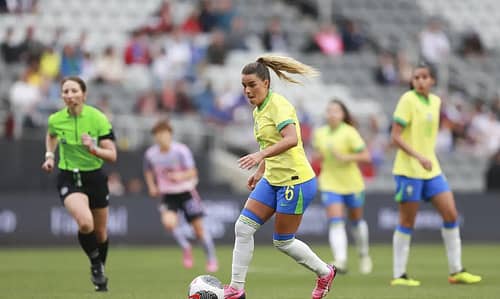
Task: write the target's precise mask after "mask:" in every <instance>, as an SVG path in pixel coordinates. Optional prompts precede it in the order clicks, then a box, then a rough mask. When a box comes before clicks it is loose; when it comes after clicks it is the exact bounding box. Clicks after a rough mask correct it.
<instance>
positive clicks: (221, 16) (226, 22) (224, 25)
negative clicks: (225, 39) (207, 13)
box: [215, 0, 236, 32]
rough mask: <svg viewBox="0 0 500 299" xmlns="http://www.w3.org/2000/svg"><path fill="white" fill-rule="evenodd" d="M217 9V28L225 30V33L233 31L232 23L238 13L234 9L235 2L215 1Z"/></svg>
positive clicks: (229, 0) (231, 0)
mask: <svg viewBox="0 0 500 299" xmlns="http://www.w3.org/2000/svg"><path fill="white" fill-rule="evenodd" d="M215 3H216V7H215V11H216V17H217V25H216V26H217V28H219V29H220V30H223V31H224V32H229V31H230V30H231V23H232V22H233V18H234V16H235V15H236V11H235V10H234V7H233V0H217V1H215Z"/></svg>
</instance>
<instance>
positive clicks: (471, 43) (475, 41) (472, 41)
mask: <svg viewBox="0 0 500 299" xmlns="http://www.w3.org/2000/svg"><path fill="white" fill-rule="evenodd" d="M460 53H461V54H462V56H464V57H470V56H483V55H484V47H483V43H482V42H481V37H480V36H479V34H478V33H477V32H476V31H474V30H472V29H471V30H469V31H467V32H465V33H464V34H463V36H462V44H461V49H460Z"/></svg>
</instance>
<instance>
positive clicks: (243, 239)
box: [230, 216, 260, 290]
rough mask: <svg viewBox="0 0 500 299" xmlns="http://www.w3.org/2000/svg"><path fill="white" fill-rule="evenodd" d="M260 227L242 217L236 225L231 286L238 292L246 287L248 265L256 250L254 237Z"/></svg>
mask: <svg viewBox="0 0 500 299" xmlns="http://www.w3.org/2000/svg"><path fill="white" fill-rule="evenodd" d="M259 227H260V225H259V224H258V223H256V222H255V221H253V220H251V219H249V218H247V217H245V216H240V217H239V218H238V220H237V221H236V224H235V225H234V232H235V240H234V249H233V264H232V274H231V284H230V286H231V287H233V288H235V289H237V290H241V289H243V288H244V287H245V280H246V277H247V272H248V265H250V262H251V261H252V255H253V249H254V240H253V235H254V234H255V232H256V231H257V229H258V228H259Z"/></svg>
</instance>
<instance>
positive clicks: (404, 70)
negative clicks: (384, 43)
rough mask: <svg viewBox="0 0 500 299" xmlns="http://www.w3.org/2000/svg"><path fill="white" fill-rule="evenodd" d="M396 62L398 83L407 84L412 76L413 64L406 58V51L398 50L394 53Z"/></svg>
mask: <svg viewBox="0 0 500 299" xmlns="http://www.w3.org/2000/svg"><path fill="white" fill-rule="evenodd" d="M396 64H397V72H398V77H399V78H398V79H399V83H400V84H401V85H404V86H408V85H409V84H410V81H411V78H412V76H413V66H412V65H411V63H410V61H409V60H408V54H407V53H406V51H404V50H399V51H398V53H397V54H396Z"/></svg>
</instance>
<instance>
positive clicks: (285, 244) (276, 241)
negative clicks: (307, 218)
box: [273, 233, 295, 252]
mask: <svg viewBox="0 0 500 299" xmlns="http://www.w3.org/2000/svg"><path fill="white" fill-rule="evenodd" d="M293 240H295V234H278V233H274V235H273V245H274V247H276V249H278V250H279V251H283V252H287V250H288V248H289V247H290V245H291V244H292V242H293Z"/></svg>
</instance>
